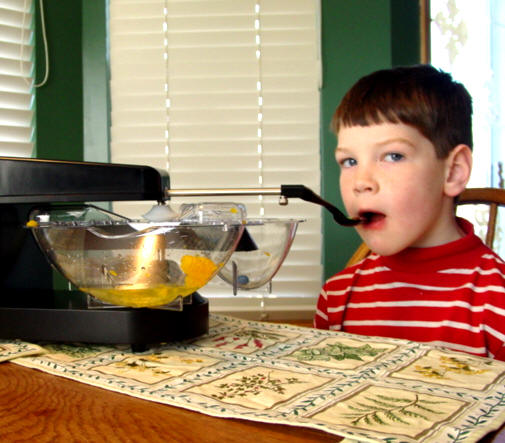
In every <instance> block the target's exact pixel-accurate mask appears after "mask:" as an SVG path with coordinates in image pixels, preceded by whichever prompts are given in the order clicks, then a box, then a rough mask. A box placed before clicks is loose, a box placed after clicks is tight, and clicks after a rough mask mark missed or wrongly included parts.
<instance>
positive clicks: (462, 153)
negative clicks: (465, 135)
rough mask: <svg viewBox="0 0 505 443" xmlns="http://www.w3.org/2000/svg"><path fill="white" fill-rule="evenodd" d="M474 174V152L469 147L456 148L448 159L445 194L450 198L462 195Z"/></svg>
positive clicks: (460, 146)
mask: <svg viewBox="0 0 505 443" xmlns="http://www.w3.org/2000/svg"><path fill="white" fill-rule="evenodd" d="M471 172H472V151H471V149H470V148H469V147H468V146H467V145H458V146H456V147H455V148H454V149H453V150H452V151H451V152H450V154H449V156H448V157H447V159H446V171H445V185H444V192H445V195H447V196H448V197H456V196H457V195H459V194H461V193H462V192H463V191H464V189H465V187H466V184H467V183H468V180H469V179H470V173H471Z"/></svg>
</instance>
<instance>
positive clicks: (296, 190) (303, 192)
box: [281, 185, 361, 226]
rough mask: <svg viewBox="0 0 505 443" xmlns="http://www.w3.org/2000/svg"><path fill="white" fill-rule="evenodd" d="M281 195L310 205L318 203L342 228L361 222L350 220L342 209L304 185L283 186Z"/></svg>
mask: <svg viewBox="0 0 505 443" xmlns="http://www.w3.org/2000/svg"><path fill="white" fill-rule="evenodd" d="M281 195H283V196H284V197H286V198H290V197H291V198H292V197H297V198H300V199H302V200H305V201H308V202H310V203H316V204H318V205H321V206H323V207H325V208H326V209H327V210H328V211H330V212H331V214H332V215H333V218H334V219H335V221H336V222H337V223H338V224H340V225H342V226H355V225H357V224H358V223H360V222H361V220H359V219H353V218H348V217H347V216H346V215H345V214H344V213H342V211H340V209H338V208H337V207H336V206H333V205H332V204H331V203H329V202H327V201H326V200H323V199H322V198H321V197H320V196H319V195H317V194H316V193H315V192H314V191H312V190H311V189H309V188H307V187H306V186H304V185H281Z"/></svg>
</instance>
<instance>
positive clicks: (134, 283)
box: [27, 208, 244, 308]
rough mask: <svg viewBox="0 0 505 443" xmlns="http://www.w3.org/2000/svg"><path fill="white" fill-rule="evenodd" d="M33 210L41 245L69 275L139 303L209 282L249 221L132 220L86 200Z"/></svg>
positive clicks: (157, 301)
mask: <svg viewBox="0 0 505 443" xmlns="http://www.w3.org/2000/svg"><path fill="white" fill-rule="evenodd" d="M94 212H96V213H94ZM90 213H92V214H90ZM30 218H31V221H30V222H29V223H28V224H27V225H28V226H29V227H30V228H31V229H32V231H33V234H34V236H35V238H36V240H37V242H38V244H39V246H40V248H41V249H42V251H43V252H44V253H45V255H46V256H47V258H48V259H49V261H50V263H51V264H52V265H53V266H54V267H55V268H56V269H57V270H58V271H60V272H61V273H62V274H63V276H64V277H65V278H66V279H68V280H69V281H70V282H71V283H72V284H74V285H75V286H77V287H78V288H79V289H80V290H81V291H83V292H85V293H88V294H91V295H92V296H94V297H96V298H97V299H99V300H101V301H103V302H106V303H111V304H114V305H118V306H130V307H137V308H138V307H155V306H160V305H165V304H167V303H170V302H172V301H174V300H175V299H176V298H177V297H185V296H187V295H190V294H192V293H193V292H195V291H197V290H198V289H200V288H201V287H202V286H204V285H205V284H207V282H208V281H209V280H211V279H212V278H213V277H214V276H215V275H216V274H217V273H218V272H219V270H220V269H221V268H222V267H223V266H224V265H225V264H226V262H227V261H228V259H229V258H230V256H231V255H232V253H233V251H234V250H235V247H236V245H237V243H238V240H239V239H240V236H241V234H242V232H243V229H244V225H243V223H242V222H241V221H229V220H228V221H223V220H219V219H214V220H210V219H209V218H207V219H206V221H205V222H203V223H198V222H195V221H194V220H191V221H187V220H185V219H180V220H177V221H169V222H149V221H144V220H139V221H133V220H129V219H126V218H124V217H120V216H115V215H110V213H106V212H102V211H99V210H98V211H96V210H95V209H93V210H90V209H89V208H86V209H84V210H81V211H80V210H78V209H71V210H57V211H49V212H44V213H43V214H42V213H40V211H39V212H35V213H34V214H33V215H32V216H31V217H30Z"/></svg>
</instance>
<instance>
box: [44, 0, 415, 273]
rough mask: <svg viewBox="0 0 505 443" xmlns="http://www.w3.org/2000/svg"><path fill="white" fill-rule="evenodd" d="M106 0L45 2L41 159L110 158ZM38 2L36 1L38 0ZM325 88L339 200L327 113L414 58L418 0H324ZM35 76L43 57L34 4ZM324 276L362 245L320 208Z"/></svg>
mask: <svg viewBox="0 0 505 443" xmlns="http://www.w3.org/2000/svg"><path fill="white" fill-rule="evenodd" d="M105 4H106V1H105V0H65V1H61V0H46V1H45V2H44V12H45V19H46V28H47V35H48V40H49V51H50V52H49V55H50V76H49V81H48V83H47V85H45V86H43V87H41V88H39V89H37V93H36V108H37V116H36V122H37V138H36V142H37V146H36V155H37V157H39V158H55V159H64V160H92V161H108V160H109V154H108V148H107V147H108V140H109V135H108V127H109V116H108V95H107V84H108V74H107V57H106V39H105V21H106V6H105ZM37 5H38V2H37ZM321 12H322V51H323V88H322V91H321V113H322V115H321V117H322V120H321V121H322V123H321V171H322V183H321V190H322V191H321V192H322V195H323V197H324V198H326V199H327V200H330V201H332V202H334V203H336V204H338V205H340V206H342V203H341V200H340V196H339V189H338V170H337V166H336V163H335V160H334V157H333V151H334V149H335V145H336V140H335V137H334V136H333V134H332V133H331V132H330V131H329V129H328V128H329V123H330V120H331V116H332V115H333V112H334V110H335V107H336V106H337V105H338V103H339V101H340V100H341V98H342V96H343V95H344V93H345V92H346V90H347V89H348V88H349V87H350V86H351V85H352V84H353V83H354V82H355V81H356V80H357V79H358V78H359V77H361V76H363V75H365V74H368V73H369V72H371V71H373V70H376V69H380V68H387V67H391V66H395V65H405V64H414V63H418V61H419V58H420V56H419V52H420V51H419V3H418V0H321ZM37 13H38V14H37V34H36V39H37V40H36V41H37V51H36V57H37V78H38V79H40V78H41V77H42V75H43V68H44V63H43V60H44V57H43V45H42V38H41V35H40V11H38V6H37ZM323 232H324V238H325V246H324V251H323V260H324V269H325V273H324V276H325V278H327V277H329V276H330V275H332V274H333V273H335V272H336V271H338V270H340V269H342V268H343V266H344V265H345V263H346V261H347V259H348V258H349V257H350V256H351V254H352V252H353V251H354V249H355V248H356V247H357V246H358V245H359V242H360V241H359V238H358V236H357V235H356V233H355V232H354V230H352V229H349V228H343V227H340V226H338V225H336V224H335V223H334V222H333V219H332V218H331V216H329V215H328V214H326V213H324V221H323Z"/></svg>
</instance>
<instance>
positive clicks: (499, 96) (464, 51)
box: [430, 0, 505, 256]
mask: <svg viewBox="0 0 505 443" xmlns="http://www.w3.org/2000/svg"><path fill="white" fill-rule="evenodd" d="M430 8H431V62H432V64H433V65H434V66H436V67H439V68H441V69H443V70H444V71H446V72H450V73H451V74H452V75H453V77H454V78H455V79H456V80H458V81H460V82H461V83H463V84H464V85H465V86H466V88H467V89H468V91H469V92H470V94H471V95H472V98H473V108H474V113H473V138H474V140H473V141H474V147H473V151H474V164H473V172H472V176H471V178H470V183H469V186H470V187H487V186H490V187H501V188H503V187H505V184H504V177H505V172H504V171H503V165H504V161H505V150H504V149H503V146H505V132H504V131H503V127H504V124H505V113H504V112H503V111H502V107H503V103H504V102H505V51H504V49H505V31H504V27H503V24H504V23H505V3H504V2H503V1H500V0H482V1H479V2H475V1H472V0H431V2H430ZM471 211H472V210H471V208H468V207H466V208H465V207H462V208H461V209H460V211H459V213H460V214H461V215H463V216H464V217H466V218H468V219H470V220H471V221H472V222H473V223H474V226H475V227H476V231H477V233H479V226H480V225H484V224H486V220H487V213H483V212H482V211H483V210H480V209H478V210H476V211H475V212H474V213H472V212H471ZM500 218H501V220H502V222H501V226H499V227H498V228H497V236H496V240H495V245H497V246H495V249H496V250H497V252H499V253H500V254H501V255H502V256H504V255H505V239H504V234H505V231H504V227H503V214H501V213H500V214H499V219H500Z"/></svg>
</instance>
